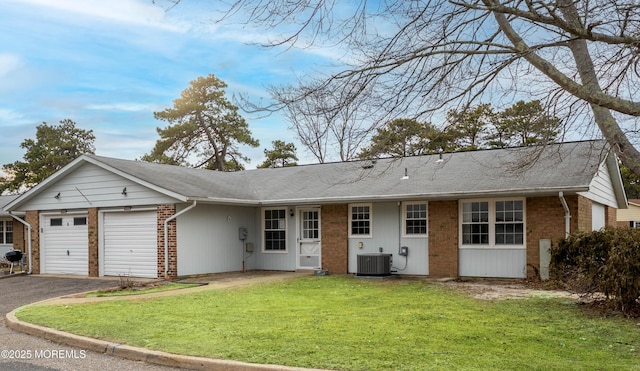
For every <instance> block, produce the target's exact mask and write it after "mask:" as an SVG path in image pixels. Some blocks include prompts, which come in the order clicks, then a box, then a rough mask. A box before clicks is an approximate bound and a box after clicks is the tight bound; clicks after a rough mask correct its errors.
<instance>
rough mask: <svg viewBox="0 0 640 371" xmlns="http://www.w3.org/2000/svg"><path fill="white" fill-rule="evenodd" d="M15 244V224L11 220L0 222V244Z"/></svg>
mask: <svg viewBox="0 0 640 371" xmlns="http://www.w3.org/2000/svg"><path fill="white" fill-rule="evenodd" d="M12 243H13V222H12V221H11V220H0V244H12Z"/></svg>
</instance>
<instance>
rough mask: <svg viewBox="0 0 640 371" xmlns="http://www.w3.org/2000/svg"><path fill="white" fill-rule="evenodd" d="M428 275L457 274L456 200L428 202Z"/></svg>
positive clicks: (449, 275)
mask: <svg viewBox="0 0 640 371" xmlns="http://www.w3.org/2000/svg"><path fill="white" fill-rule="evenodd" d="M429 276H430V277H457V276H458V201H455V200H454V201H430V202H429Z"/></svg>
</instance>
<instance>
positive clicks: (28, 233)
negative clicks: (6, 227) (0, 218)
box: [9, 211, 33, 274]
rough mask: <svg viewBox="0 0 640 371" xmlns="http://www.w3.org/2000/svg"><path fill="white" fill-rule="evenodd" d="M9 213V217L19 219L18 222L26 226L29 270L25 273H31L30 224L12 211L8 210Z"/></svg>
mask: <svg viewBox="0 0 640 371" xmlns="http://www.w3.org/2000/svg"><path fill="white" fill-rule="evenodd" d="M9 215H11V217H12V218H13V219H15V220H17V221H19V222H20V223H22V224H24V225H26V226H27V251H29V253H28V255H29V272H27V274H31V269H32V267H33V264H32V260H31V259H32V255H31V224H29V223H27V222H26V221H24V220H22V219H20V218H19V217H17V216H16V215H13V213H12V212H11V211H9Z"/></svg>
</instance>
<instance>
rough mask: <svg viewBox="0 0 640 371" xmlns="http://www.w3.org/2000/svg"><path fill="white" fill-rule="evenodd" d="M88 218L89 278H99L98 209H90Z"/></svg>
mask: <svg viewBox="0 0 640 371" xmlns="http://www.w3.org/2000/svg"><path fill="white" fill-rule="evenodd" d="M87 216H88V217H87V230H88V234H89V235H88V237H89V277H98V276H99V275H100V268H99V261H98V260H99V258H98V236H99V235H98V230H99V227H98V208H95V207H92V208H90V209H89V212H88V215H87Z"/></svg>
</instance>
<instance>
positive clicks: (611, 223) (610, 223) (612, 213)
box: [604, 206, 629, 228]
mask: <svg viewBox="0 0 640 371" xmlns="http://www.w3.org/2000/svg"><path fill="white" fill-rule="evenodd" d="M605 210H606V211H605V215H604V217H605V222H604V225H605V226H607V227H614V228H615V227H617V226H618V209H616V208H615V207H611V206H605ZM623 226H626V227H628V226H629V222H624V224H623Z"/></svg>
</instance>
